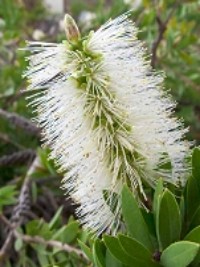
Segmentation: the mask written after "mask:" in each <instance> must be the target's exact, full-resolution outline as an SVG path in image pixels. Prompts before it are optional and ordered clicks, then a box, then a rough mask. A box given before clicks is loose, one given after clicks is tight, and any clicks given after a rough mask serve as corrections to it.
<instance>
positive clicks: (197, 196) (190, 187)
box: [186, 176, 200, 223]
mask: <svg viewBox="0 0 200 267" xmlns="http://www.w3.org/2000/svg"><path fill="white" fill-rule="evenodd" d="M199 205H200V190H199V186H198V183H197V179H195V178H194V177H193V176H191V177H190V178H189V179H188V181H187V186H186V212H187V213H186V214H187V221H188V223H189V222H190V221H191V218H192V216H193V215H194V213H195V212H196V210H197V208H198V206H199Z"/></svg>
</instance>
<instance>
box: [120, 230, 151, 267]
mask: <svg viewBox="0 0 200 267" xmlns="http://www.w3.org/2000/svg"><path fill="white" fill-rule="evenodd" d="M118 238H119V242H120V244H121V246H122V248H123V249H124V250H125V251H126V253H127V254H128V255H129V256H130V257H131V258H136V259H138V260H142V261H143V260H144V261H145V262H146V264H147V265H148V266H149V264H151V258H152V256H151V253H150V251H149V250H147V249H146V248H145V247H144V246H143V245H142V244H141V243H139V242H138V241H137V240H136V239H133V238H130V237H128V236H125V235H119V236H118Z"/></svg>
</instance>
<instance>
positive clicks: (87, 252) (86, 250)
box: [78, 240, 93, 262]
mask: <svg viewBox="0 0 200 267" xmlns="http://www.w3.org/2000/svg"><path fill="white" fill-rule="evenodd" d="M78 244H79V246H80V247H81V250H82V251H83V252H84V253H85V255H86V256H87V257H88V259H89V260H91V261H92V262H93V257H92V251H91V249H90V248H89V247H88V246H87V245H86V244H84V243H83V242H82V241H81V240H78Z"/></svg>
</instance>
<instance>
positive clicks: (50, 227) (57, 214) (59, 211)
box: [49, 206, 63, 229]
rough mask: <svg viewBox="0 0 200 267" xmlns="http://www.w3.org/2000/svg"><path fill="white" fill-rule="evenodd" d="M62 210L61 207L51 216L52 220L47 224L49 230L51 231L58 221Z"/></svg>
mask: <svg viewBox="0 0 200 267" xmlns="http://www.w3.org/2000/svg"><path fill="white" fill-rule="evenodd" d="M62 210H63V206H61V207H60V208H59V209H58V210H57V212H56V213H55V215H54V216H53V218H52V219H51V221H50V222H49V229H52V228H53V227H54V226H55V225H56V224H57V223H58V221H59V219H60V216H61V213H62Z"/></svg>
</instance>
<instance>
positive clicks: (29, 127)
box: [0, 109, 40, 137]
mask: <svg viewBox="0 0 200 267" xmlns="http://www.w3.org/2000/svg"><path fill="white" fill-rule="evenodd" d="M0 117H2V118H4V119H7V120H8V121H9V122H10V123H12V124H13V125H15V126H17V127H19V128H21V129H23V130H24V131H26V132H27V133H29V134H31V135H35V136H37V137H39V136H40V129H39V128H38V127H37V126H36V125H35V124H34V123H32V122H31V121H30V120H28V119H27V118H24V117H22V116H19V115H18V114H16V113H12V112H8V111H6V110H3V109H0Z"/></svg>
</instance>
